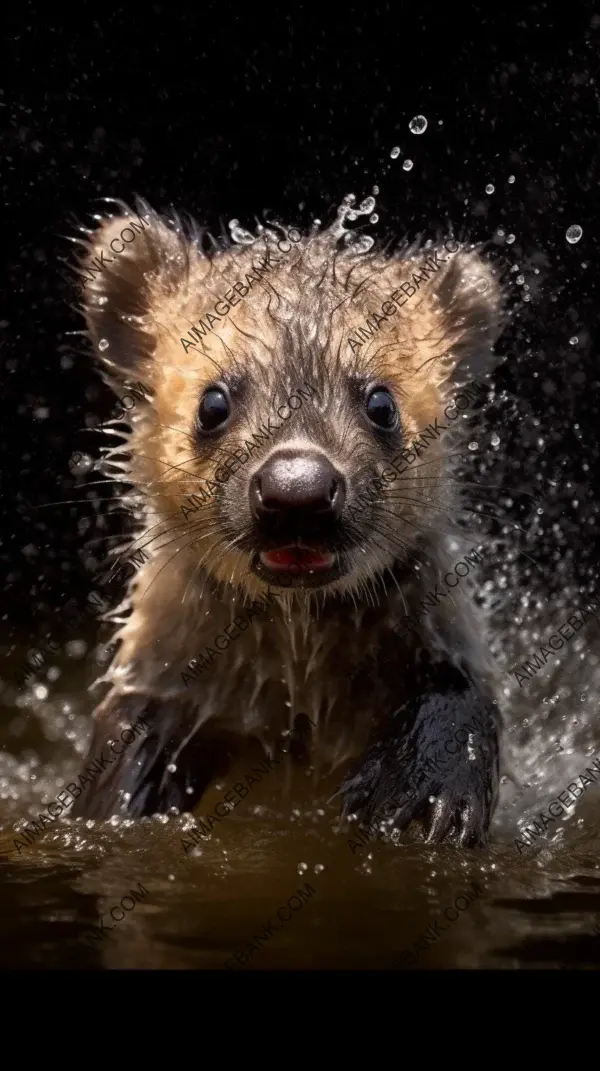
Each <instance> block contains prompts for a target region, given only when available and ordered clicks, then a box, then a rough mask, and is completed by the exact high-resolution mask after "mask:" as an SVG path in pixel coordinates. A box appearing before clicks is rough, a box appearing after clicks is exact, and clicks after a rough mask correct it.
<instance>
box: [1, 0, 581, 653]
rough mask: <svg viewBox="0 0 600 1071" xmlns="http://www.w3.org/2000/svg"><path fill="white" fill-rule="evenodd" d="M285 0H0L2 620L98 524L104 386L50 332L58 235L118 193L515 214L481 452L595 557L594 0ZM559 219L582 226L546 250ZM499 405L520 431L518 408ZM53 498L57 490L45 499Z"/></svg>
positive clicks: (215, 217)
mask: <svg viewBox="0 0 600 1071" xmlns="http://www.w3.org/2000/svg"><path fill="white" fill-rule="evenodd" d="M286 8H287V5H283V6H282V7H281V8H279V7H278V6H273V7H271V6H266V7H265V8H263V9H258V8H254V7H253V6H252V5H244V6H243V7H242V6H240V7H239V8H238V7H230V6H229V5H227V4H213V3H208V4H203V5H198V6H196V5H195V4H190V5H189V8H187V7H185V6H182V7H181V8H179V9H172V8H171V7H170V6H169V7H168V6H163V5H160V4H150V5H143V6H140V7H138V6H137V5H132V7H131V8H122V7H121V6H119V5H117V7H116V9H115V10H113V11H112V12H108V13H107V14H105V13H104V11H103V9H102V7H101V6H100V5H98V4H95V5H94V6H93V7H92V6H91V5H85V4H77V5H74V6H73V8H72V9H70V10H69V11H68V15H67V14H66V13H64V14H58V13H53V12H52V11H51V10H47V9H46V8H45V7H44V6H42V5H39V6H36V5H34V4H31V3H24V2H21V3H19V4H18V5H10V6H9V13H8V14H7V15H4V16H3V20H8V22H7V24H6V22H5V28H6V29H7V36H8V47H7V49H6V51H5V58H4V61H3V64H2V66H3V67H4V68H5V70H6V73H7V77H6V80H5V82H4V90H3V92H2V95H1V96H0V123H1V138H2V142H1V145H2V155H1V162H0V167H1V183H2V197H3V218H4V223H5V227H4V238H3V241H2V252H3V257H2V273H3V274H2V288H1V293H2V299H3V309H2V312H1V313H0V338H1V339H2V343H1V350H0V357H1V378H2V408H3V420H2V422H1V424H0V451H1V453H0V459H1V467H2V499H1V501H2V504H3V507H4V509H3V514H4V519H3V525H2V532H1V536H0V538H1V540H2V542H1V545H0V563H1V569H2V574H3V575H2V588H3V590H4V592H5V597H4V600H3V603H2V614H1V616H2V618H3V621H4V624H5V626H6V628H7V633H6V637H4V638H8V637H9V636H10V635H11V634H12V635H14V636H17V635H18V636H20V637H21V638H23V639H30V640H33V638H34V636H40V635H43V634H44V633H46V632H47V631H48V630H49V629H51V628H52V627H57V625H56V622H57V614H56V611H57V609H58V608H60V607H61V606H62V605H64V603H65V602H66V601H67V599H69V598H71V597H81V593H82V592H83V591H87V590H89V588H90V577H89V572H88V567H89V566H90V564H92V565H93V564H94V562H93V561H90V559H91V553H92V552H91V550H90V547H89V545H88V544H87V540H89V538H90V536H94V535H97V534H102V532H100V533H98V532H97V531H96V522H95V516H96V509H95V507H93V506H85V507H84V506H82V505H81V503H82V502H83V500H84V496H85V493H86V492H85V488H84V487H82V486H81V483H82V481H81V479H79V480H76V479H75V478H73V477H72V476H71V474H70V471H69V457H70V456H71V454H72V453H73V451H75V450H81V449H90V448H92V449H93V447H94V439H93V438H92V437H91V436H90V434H89V433H87V432H82V431H81V430H80V429H81V428H82V426H83V425H84V424H85V422H86V419H88V420H89V419H90V415H91V414H94V413H95V414H97V417H98V419H105V418H106V417H107V415H108V412H109V409H110V407H111V404H112V402H113V399H112V397H111V396H110V394H109V392H108V390H107V389H106V388H105V387H104V385H103V384H102V382H101V380H100V378H99V376H98V374H97V372H96V371H95V370H94V368H93V365H92V362H91V360H90V356H89V353H88V350H87V344H86V342H85V340H84V339H82V338H80V337H78V336H77V335H73V334H71V332H76V331H78V330H80V329H81V328H82V326H83V325H82V321H81V319H80V317H79V316H78V314H77V312H76V311H75V307H74V303H75V301H76V290H75V287H74V286H73V284H72V283H71V282H69V281H68V279H69V277H68V273H67V272H66V270H65V269H64V267H63V263H62V262H63V260H64V259H69V258H72V257H73V254H74V247H73V246H71V245H70V243H69V242H68V241H67V240H66V239H65V236H66V235H69V234H71V235H73V234H74V233H75V230H74V227H75V224H76V223H77V222H80V223H84V224H85V225H90V220H91V215H92V214H93V213H94V212H97V211H99V210H101V206H100V205H99V203H98V201H97V198H98V197H101V196H117V197H122V198H124V199H125V200H129V201H131V199H132V198H133V196H134V195H135V194H136V193H139V194H141V195H143V196H144V197H146V198H147V199H148V200H149V202H150V203H151V204H152V206H153V207H155V208H157V209H159V210H160V209H165V208H168V206H169V205H170V204H173V205H174V206H175V207H177V208H178V209H182V210H187V211H188V212H190V213H191V214H192V215H194V216H195V217H196V218H197V219H198V220H199V221H200V222H201V223H204V224H207V225H208V226H209V227H211V228H212V229H214V230H215V231H220V230H221V228H222V227H224V226H225V225H226V222H227V220H228V219H231V218H232V217H237V218H239V219H240V220H241V221H242V223H246V224H247V225H249V226H253V219H254V216H255V214H260V213H262V212H263V210H265V209H266V210H269V211H270V212H273V213H275V214H276V215H277V216H278V217H280V218H286V219H287V220H288V221H290V222H294V223H297V224H302V223H304V224H306V223H308V221H309V220H310V219H312V218H313V217H314V216H317V217H319V218H321V219H322V220H324V221H327V220H330V219H331V218H332V216H333V214H334V212H335V208H336V206H337V205H338V204H339V202H340V201H341V199H342V197H343V196H344V195H345V194H346V193H348V192H354V193H355V194H356V195H357V197H358V198H362V197H364V196H366V195H368V194H370V193H371V189H372V186H373V184H377V185H378V186H379V187H380V191H381V192H380V195H379V197H378V199H377V211H378V212H379V216H380V223H379V224H378V225H377V226H376V227H371V228H370V232H371V233H374V234H378V235H379V236H381V237H382V238H385V237H387V236H388V235H390V234H392V233H398V234H400V235H401V236H404V235H405V234H409V235H411V236H414V235H415V234H416V233H418V232H420V231H424V232H425V233H426V234H427V235H428V236H434V234H435V230H436V228H437V227H438V226H442V227H443V228H444V229H445V230H447V229H448V225H449V223H450V222H451V223H453V225H454V228H455V230H460V229H461V228H463V227H465V226H466V227H467V228H468V232H469V233H470V234H471V235H472V236H473V237H474V238H478V239H485V240H489V239H492V237H493V235H494V232H495V231H496V229H497V228H498V227H502V228H504V229H505V232H506V233H507V234H508V233H514V234H515V236H516V238H515V241H514V243H513V244H512V245H511V246H510V247H505V248H504V249H503V252H505V253H506V255H507V257H508V258H509V260H510V263H514V264H517V265H519V270H521V271H523V273H524V275H525V276H526V280H527V282H528V284H529V285H530V287H531V291H530V292H531V294H532V301H531V302H530V303H529V305H525V304H524V303H521V304H520V306H519V310H518V315H517V318H516V320H515V322H514V323H513V325H512V327H511V328H510V329H509V330H508V331H507V333H506V335H505V337H504V339H503V341H502V344H501V348H503V350H504V352H505V353H506V354H507V355H508V360H507V361H506V363H505V364H504V365H503V366H502V368H501V369H500V371H499V373H498V383H499V385H500V386H501V387H505V388H506V389H507V390H508V392H509V394H510V397H511V398H514V399H517V400H518V404H513V403H506V404H505V406H504V409H502V406H501V407H500V408H499V409H498V413H497V416H498V419H499V426H500V427H501V428H502V431H503V439H504V441H505V442H506V444H507V445H508V451H505V450H504V449H503V450H502V453H503V455H504V456H505V459H506V460H505V461H503V462H502V464H503V465H504V470H505V472H506V473H508V472H512V471H513V470H514V471H515V472H519V473H520V474H522V473H523V472H525V471H527V472H529V473H530V478H531V485H532V487H535V486H536V481H537V480H538V478H539V477H542V476H543V479H544V487H545V489H546V490H548V488H550V487H553V488H554V490H553V493H554V495H555V498H556V497H557V496H558V495H559V492H560V493H561V494H562V497H561V501H560V503H559V504H556V505H555V507H552V505H550V506H549V508H548V509H547V510H546V514H545V518H547V524H546V521H544V524H543V525H542V534H543V532H544V531H545V532H546V539H547V544H546V548H545V550H544V551H543V553H544V554H545V557H546V560H548V561H550V559H551V557H552V555H553V554H557V555H558V556H559V557H560V556H564V554H565V553H571V550H570V548H573V547H574V548H575V549H574V550H573V554H574V556H575V557H576V558H577V561H578V562H579V564H580V565H581V566H582V567H584V566H587V565H588V564H589V565H591V566H592V567H595V564H596V563H597V560H598V541H597V538H596V526H595V513H596V503H597V500H598V499H597V491H596V487H595V482H596V479H597V475H596V474H597V446H596V442H597V430H598V427H599V415H600V414H599V412H598V389H599V383H598V379H599V377H598V375H597V371H596V370H597V367H598V357H597V346H596V345H595V343H596V341H597V326H596V325H597V313H596V309H597V308H598V304H599V300H600V293H599V286H598V271H597V266H596V258H597V236H598V224H597V220H598V216H599V214H600V203H599V198H598V195H597V192H596V191H597V183H598V164H599V161H600V149H599V145H600V139H599V136H598V135H599V126H600V123H599V93H598V84H599V79H600V70H599V64H598V58H597V57H598V45H599V33H598V30H599V28H600V16H599V17H595V16H594V12H593V7H592V6H591V5H590V6H588V5H563V4H556V3H547V4H546V3H540V4H525V5H521V4H520V5H516V6H515V10H514V12H513V11H512V10H509V11H508V13H507V12H505V11H503V10H501V8H500V7H496V6H495V5H488V4H487V3H485V4H484V3H482V4H481V5H478V6H467V7H466V8H464V9H463V10H458V8H457V6H456V5H451V6H449V5H443V4H439V3H436V4H432V5H431V6H430V7H428V6H427V5H421V4H419V5H415V6H414V7H408V6H407V5H403V4H401V3H397V2H394V3H390V4H379V5H377V4H374V5H360V6H357V7H355V8H350V7H345V6H341V7H340V8H339V9H338V10H336V13H335V14H334V15H328V14H326V10H325V7H323V8H314V9H313V8H309V7H307V6H304V5H302V4H297V3H295V4H294V5H291V6H290V10H289V11H286V10H285V9H286ZM416 114H424V115H425V116H426V117H427V118H428V121H429V126H428V130H427V132H426V133H425V134H424V135H422V136H420V137H417V136H414V135H412V134H411V133H410V132H409V130H408V122H409V120H410V119H411V117H412V116H414V115H416ZM440 119H441V120H443V125H441V126H440V125H439V122H438V121H439V120H440ZM395 145H398V146H400V147H401V149H402V152H401V155H400V158H399V159H398V160H392V159H391V158H390V150H391V148H392V147H393V146H395ZM405 156H409V157H410V158H411V159H412V160H413V161H414V167H413V169H412V171H410V172H405V171H403V170H402V160H403V159H404V157H405ZM511 174H512V175H514V176H515V181H514V183H512V184H510V183H508V176H509V175H511ZM488 183H493V184H494V186H495V193H494V194H493V195H491V196H487V195H486V194H485V192H484V191H485V186H486V185H487V184H488ZM573 223H577V224H579V225H580V226H581V227H582V228H583V237H582V239H581V241H580V242H578V243H577V245H574V246H570V245H568V244H567V243H566V241H565V238H564V235H565V231H566V229H567V227H568V226H569V225H570V224H573ZM500 244H501V243H500ZM492 248H493V246H492ZM584 265H587V266H586V267H584ZM535 267H538V269H539V275H536V274H535V272H534V268H535ZM513 287H514V284H513ZM574 335H576V336H577V337H578V338H579V343H578V345H577V346H570V345H569V339H570V338H571V337H572V336H574ZM521 404H523V405H525V406H526V408H527V412H528V413H529V414H530V416H531V417H535V416H536V414H537V415H538V416H539V418H540V421H541V423H540V427H539V428H536V426H535V424H532V420H531V419H530V420H529V421H528V423H527V426H526V428H523V423H522V412H523V410H522V408H521V409H520V408H519V406H520V405H521ZM519 413H520V414H521V416H519ZM520 420H521V423H519V421H520ZM576 425H578V426H576ZM542 433H543V434H545V436H546V446H545V450H544V452H543V453H540V452H539V448H538V446H536V439H537V438H538V437H539V436H540V434H542ZM498 464H500V462H498ZM586 465H587V466H589V468H586ZM569 480H572V481H573V485H574V487H575V486H576V487H577V492H578V493H577V497H576V496H575V492H571V490H570V488H569V485H568V484H569ZM551 481H552V482H551ZM509 482H510V481H509ZM582 483H583V488H584V489H583V490H582ZM78 484H79V486H78ZM575 497H576V501H577V503H578V504H577V505H576V506H571V504H570V502H571V499H572V498H575ZM72 498H77V499H78V501H79V503H80V505H78V506H69V505H60V506H59V505H57V506H52V507H50V508H48V506H47V505H46V504H48V503H53V502H58V501H59V500H64V499H72ZM557 502H558V500H557ZM40 506H43V507H44V508H41V509H40V508H39V507H40ZM553 509H554V513H553ZM558 515H562V521H561V529H560V532H559V533H558V535H557V533H556V532H554V535H553V536H552V537H551V536H550V534H549V533H550V527H551V521H552V519H553V517H555V516H558ZM86 517H87V518H88V519H91V521H92V522H93V524H92V528H90V529H89V530H88V531H87V532H86V531H85V530H84V529H85V522H84V523H82V520H83V519H84V518H86ZM582 524H585V525H586V527H585V529H584V532H585V538H582V531H581V525H582ZM110 525H111V526H110V527H109V528H106V529H105V530H104V531H105V532H108V531H111V532H112V531H118V527H117V525H118V521H116V520H111V522H110ZM544 525H545V528H544ZM92 529H93V530H92ZM552 540H553V542H552Z"/></svg>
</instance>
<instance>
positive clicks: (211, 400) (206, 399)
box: [198, 387, 229, 431]
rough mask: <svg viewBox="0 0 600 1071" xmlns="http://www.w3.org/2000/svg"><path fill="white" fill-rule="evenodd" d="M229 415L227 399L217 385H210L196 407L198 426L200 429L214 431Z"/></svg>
mask: <svg viewBox="0 0 600 1071" xmlns="http://www.w3.org/2000/svg"><path fill="white" fill-rule="evenodd" d="M228 416H229V401H228V398H227V395H226V394H225V392H224V391H222V390H220V389H219V387H211V389H210V390H207V391H206V392H205V393H204V394H203V395H202V400H201V402H200V406H199V408H198V427H199V428H200V431H214V429H215V428H218V427H219V424H223V423H224V421H225V420H227V417H228Z"/></svg>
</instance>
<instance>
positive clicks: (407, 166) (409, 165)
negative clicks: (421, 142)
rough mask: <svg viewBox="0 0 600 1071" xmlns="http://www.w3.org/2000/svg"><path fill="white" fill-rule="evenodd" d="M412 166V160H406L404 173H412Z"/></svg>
mask: <svg viewBox="0 0 600 1071" xmlns="http://www.w3.org/2000/svg"><path fill="white" fill-rule="evenodd" d="M412 166H413V162H412V160H405V161H404V163H403V164H402V168H403V170H404V171H412Z"/></svg>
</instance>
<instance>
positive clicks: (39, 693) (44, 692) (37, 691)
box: [33, 684, 48, 699]
mask: <svg viewBox="0 0 600 1071" xmlns="http://www.w3.org/2000/svg"><path fill="white" fill-rule="evenodd" d="M33 694H34V696H35V698H36V699H47V698H48V689H47V688H46V685H45V684H36V685H35V687H34V689H33Z"/></svg>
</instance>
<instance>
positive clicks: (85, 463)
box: [69, 450, 94, 476]
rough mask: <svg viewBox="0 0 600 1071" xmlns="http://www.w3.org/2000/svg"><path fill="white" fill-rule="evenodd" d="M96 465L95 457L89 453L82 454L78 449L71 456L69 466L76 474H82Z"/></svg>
mask: <svg viewBox="0 0 600 1071" xmlns="http://www.w3.org/2000/svg"><path fill="white" fill-rule="evenodd" d="M93 466H94V459H93V457H90V455H89V454H82V453H80V451H79V450H76V451H75V452H74V453H73V454H71V457H70V458H69V468H70V470H71V472H72V473H73V474H74V475H75V476H81V475H83V474H84V473H85V472H89V471H90V469H91V468H93Z"/></svg>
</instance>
